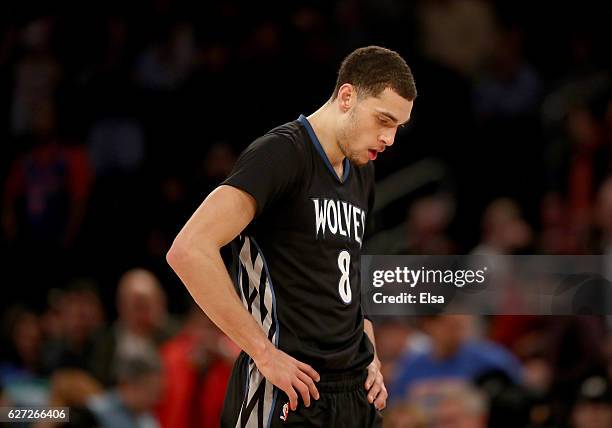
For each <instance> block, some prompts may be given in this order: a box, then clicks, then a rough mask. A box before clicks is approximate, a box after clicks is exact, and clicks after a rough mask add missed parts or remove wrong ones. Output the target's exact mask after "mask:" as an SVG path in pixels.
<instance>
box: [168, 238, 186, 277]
mask: <svg viewBox="0 0 612 428" xmlns="http://www.w3.org/2000/svg"><path fill="white" fill-rule="evenodd" d="M188 257H189V249H188V248H187V245H186V244H185V243H184V242H183V241H182V240H181V239H180V238H178V237H177V238H176V239H175V240H174V242H173V243H172V246H171V247H170V249H169V250H168V252H167V253H166V262H167V263H168V264H169V265H170V267H171V268H172V269H173V270H174V271H175V272H177V273H178V269H179V267H180V266H181V265H182V264H184V263H185V261H186V260H187V258H188Z"/></svg>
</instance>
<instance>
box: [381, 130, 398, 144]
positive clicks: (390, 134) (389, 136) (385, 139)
mask: <svg viewBox="0 0 612 428" xmlns="http://www.w3.org/2000/svg"><path fill="white" fill-rule="evenodd" d="M395 131H396V129H395V128H393V129H391V130H389V131H387V132H385V133H384V134H381V135H380V137H379V138H378V139H379V140H380V141H381V142H382V143H383V144H384V145H385V146H388V147H390V146H392V145H393V143H394V142H395Z"/></svg>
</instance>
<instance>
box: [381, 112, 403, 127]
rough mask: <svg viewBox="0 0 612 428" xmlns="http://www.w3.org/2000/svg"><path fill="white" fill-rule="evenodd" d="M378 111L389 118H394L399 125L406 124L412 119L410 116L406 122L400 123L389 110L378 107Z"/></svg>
mask: <svg viewBox="0 0 612 428" xmlns="http://www.w3.org/2000/svg"><path fill="white" fill-rule="evenodd" d="M376 112H377V113H379V114H382V115H383V116H386V117H387V118H388V119H390V120H392V121H393V122H395V123H396V124H397V125H398V126H404V125H405V124H407V123H408V120H410V118H409V119H408V120H407V121H406V122H404V123H399V120H398V119H396V118H395V116H393V115H392V114H391V113H389V112H387V111H383V110H378V109H376Z"/></svg>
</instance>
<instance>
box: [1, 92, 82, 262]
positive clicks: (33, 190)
mask: <svg viewBox="0 0 612 428" xmlns="http://www.w3.org/2000/svg"><path fill="white" fill-rule="evenodd" d="M32 120H33V123H32V132H33V133H32V138H33V141H32V143H33V145H32V147H31V148H30V150H28V151H27V152H26V153H25V154H24V155H23V156H22V157H20V158H17V159H16V160H15V161H14V162H13V164H12V166H11V168H10V172H9V175H8V177H7V179H6V183H5V186H4V210H3V213H2V226H3V232H4V236H5V238H7V239H8V240H9V241H11V240H21V242H23V243H25V244H26V245H28V244H29V245H30V246H32V247H33V248H32V247H31V248H29V249H30V250H34V249H35V248H36V246H40V245H43V246H45V249H48V250H49V251H47V252H51V253H52V252H53V250H54V249H55V248H57V247H59V248H67V247H69V246H70V245H72V244H73V243H74V241H75V240H76V238H77V236H78V234H79V231H80V227H81V225H82V222H83V218H84V215H85V207H86V203H87V198H88V195H89V192H90V187H91V183H92V171H91V168H90V164H89V159H88V156H87V153H86V151H85V150H84V149H83V148H82V147H78V146H69V145H67V144H66V142H65V141H63V139H62V138H61V137H60V136H59V135H58V132H57V114H56V108H55V105H54V104H53V102H52V101H51V100H50V99H46V100H43V101H41V102H39V103H37V104H36V110H35V115H34V116H33V119H32ZM45 254H47V253H45Z"/></svg>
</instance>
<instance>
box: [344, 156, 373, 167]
mask: <svg viewBox="0 0 612 428" xmlns="http://www.w3.org/2000/svg"><path fill="white" fill-rule="evenodd" d="M349 160H350V161H351V163H352V164H353V165H355V166H366V165H367V164H368V162H370V158H369V157H365V158H363V157H359V156H355V157H352V158H350V159H349Z"/></svg>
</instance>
